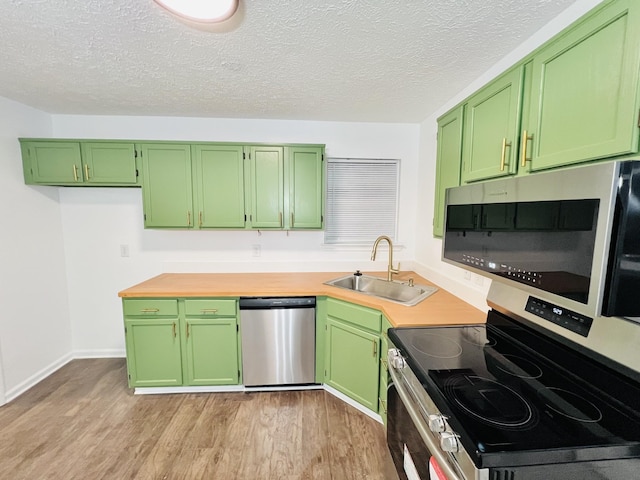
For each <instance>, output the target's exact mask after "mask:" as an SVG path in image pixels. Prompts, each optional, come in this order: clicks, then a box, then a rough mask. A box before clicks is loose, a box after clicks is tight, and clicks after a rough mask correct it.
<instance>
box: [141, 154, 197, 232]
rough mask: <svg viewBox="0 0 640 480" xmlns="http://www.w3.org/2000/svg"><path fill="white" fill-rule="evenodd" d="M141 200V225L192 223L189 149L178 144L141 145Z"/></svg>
mask: <svg viewBox="0 0 640 480" xmlns="http://www.w3.org/2000/svg"><path fill="white" fill-rule="evenodd" d="M140 151H141V154H142V166H143V167H142V169H143V172H144V174H143V178H142V194H143V195H142V199H143V205H144V226H145V227H166V228H189V227H192V226H193V225H194V214H193V198H192V189H191V153H190V152H191V148H190V146H189V145H182V144H170V143H167V144H142V145H141V146H140Z"/></svg>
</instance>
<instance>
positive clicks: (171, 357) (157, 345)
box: [123, 298, 240, 387]
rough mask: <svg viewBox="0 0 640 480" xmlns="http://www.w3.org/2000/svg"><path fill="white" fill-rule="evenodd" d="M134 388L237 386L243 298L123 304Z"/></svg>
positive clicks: (134, 300) (133, 300)
mask: <svg viewBox="0 0 640 480" xmlns="http://www.w3.org/2000/svg"><path fill="white" fill-rule="evenodd" d="M123 310H124V315H125V335H126V346H127V368H128V371H129V386H130V387H174V386H181V385H188V386H214V385H237V384H238V383H239V381H240V378H239V377H240V373H239V367H238V365H239V360H238V359H239V356H238V330H237V328H238V327H237V325H238V300H237V299H235V298H222V299H220V298H202V299H175V298H174V299H166V298H163V299H153V298H148V299H144V298H136V299H125V300H124V301H123Z"/></svg>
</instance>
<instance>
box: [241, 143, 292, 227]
mask: <svg viewBox="0 0 640 480" xmlns="http://www.w3.org/2000/svg"><path fill="white" fill-rule="evenodd" d="M249 159H250V162H251V212H252V213H251V226H252V227H253V228H283V227H284V149H283V147H273V146H253V147H251V148H250V153H249Z"/></svg>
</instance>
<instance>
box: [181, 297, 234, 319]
mask: <svg viewBox="0 0 640 480" xmlns="http://www.w3.org/2000/svg"><path fill="white" fill-rule="evenodd" d="M236 304H237V302H236V300H234V299H224V300H220V299H198V300H185V301H184V306H185V312H186V314H187V316H198V317H201V316H216V317H235V316H236V314H237V309H236Z"/></svg>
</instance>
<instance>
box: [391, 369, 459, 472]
mask: <svg viewBox="0 0 640 480" xmlns="http://www.w3.org/2000/svg"><path fill="white" fill-rule="evenodd" d="M389 374H390V375H391V380H393V383H394V385H395V387H396V391H397V392H398V395H399V396H400V399H401V400H402V403H403V404H404V406H405V408H406V409H407V412H409V416H410V417H411V420H413V423H414V425H415V426H416V428H417V429H418V433H419V434H420V437H422V440H423V441H424V443H426V445H427V448H428V449H429V452H430V453H431V455H433V456H434V457H436V460H437V462H438V464H439V465H440V468H442V469H443V470H444V471H445V472H444V473H445V474H446V475H447V479H448V480H463V479H461V478H460V477H459V476H458V474H457V473H456V472H455V471H454V470H453V467H452V466H451V464H450V463H449V460H448V459H447V458H446V457H445V456H444V455H443V454H442V451H441V450H440V446H439V445H437V443H436V441H435V440H434V439H433V437H432V436H431V432H430V431H429V430H428V429H427V427H425V424H424V420H423V419H422V417H421V415H420V412H419V411H418V410H417V409H416V408H415V406H414V404H413V402H412V401H411V398H409V394H408V393H407V391H406V390H405V389H404V385H403V382H402V381H401V379H400V377H399V375H398V373H397V372H396V369H395V368H393V367H392V366H391V365H390V368H389ZM407 387H408V386H407Z"/></svg>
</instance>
